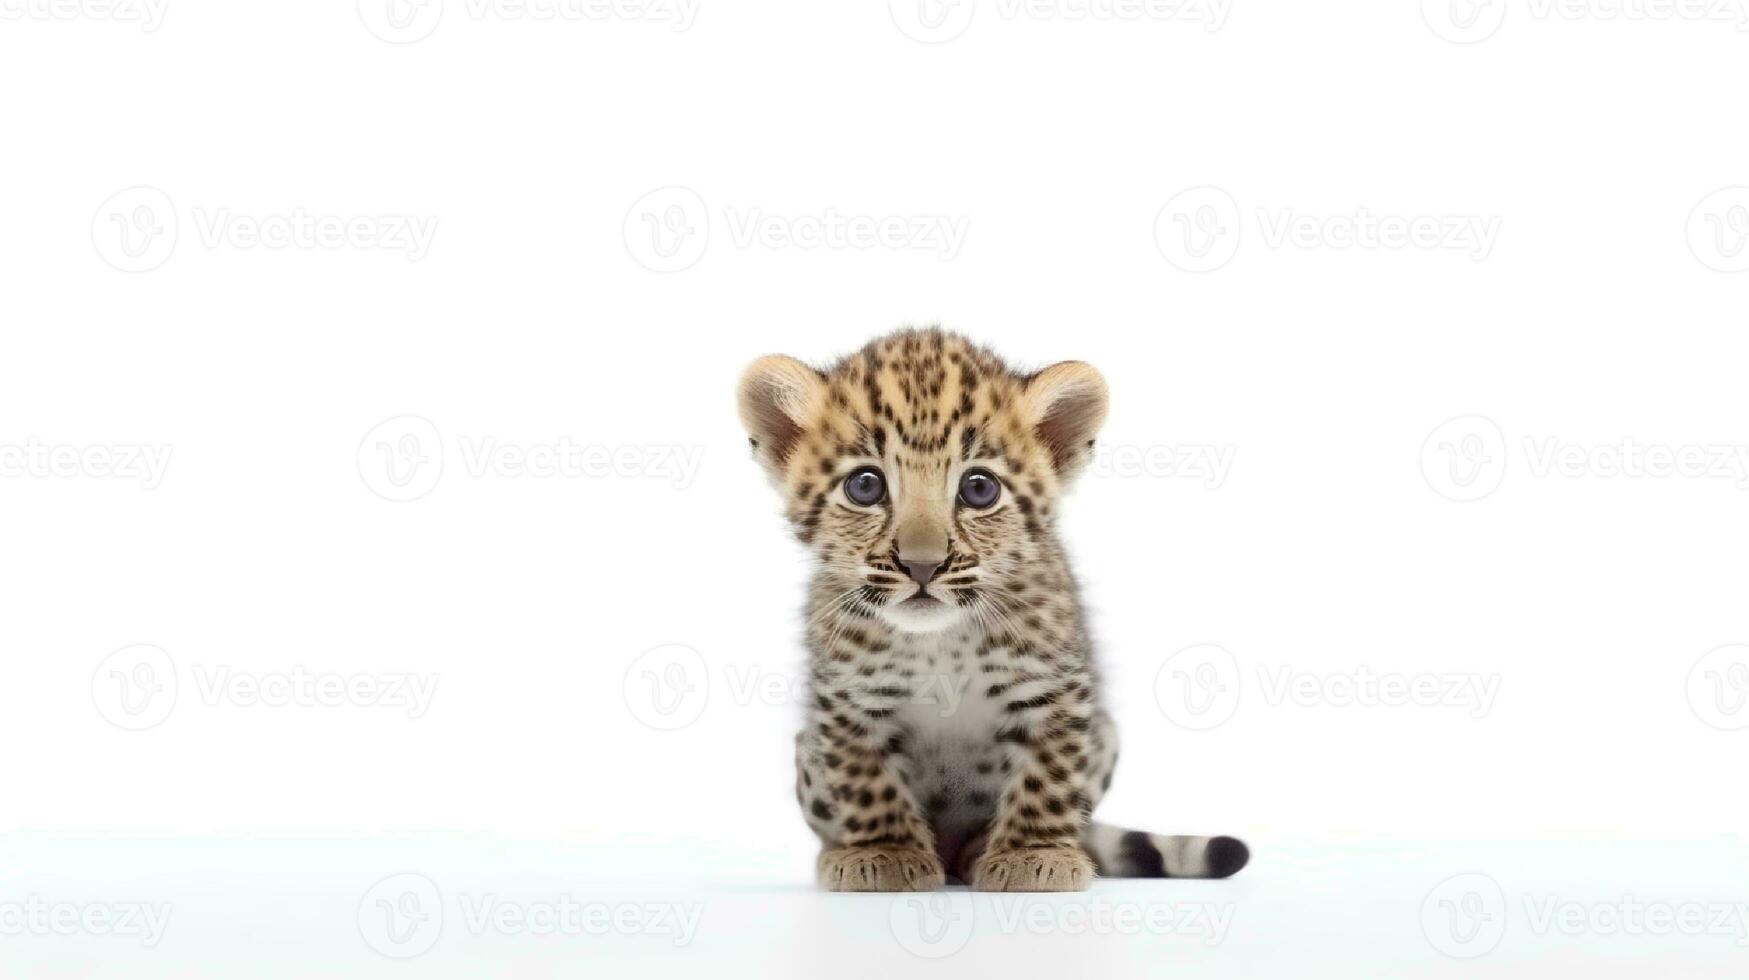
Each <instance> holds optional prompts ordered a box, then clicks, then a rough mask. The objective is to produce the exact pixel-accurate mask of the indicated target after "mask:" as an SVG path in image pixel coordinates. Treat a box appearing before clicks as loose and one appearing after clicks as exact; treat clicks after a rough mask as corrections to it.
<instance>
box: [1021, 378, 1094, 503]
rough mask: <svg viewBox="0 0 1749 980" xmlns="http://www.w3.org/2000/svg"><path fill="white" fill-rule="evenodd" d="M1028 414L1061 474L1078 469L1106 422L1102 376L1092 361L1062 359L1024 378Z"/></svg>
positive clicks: (1059, 474) (1070, 474) (1084, 461)
mask: <svg viewBox="0 0 1749 980" xmlns="http://www.w3.org/2000/svg"><path fill="white" fill-rule="evenodd" d="M1025 399H1026V401H1025V404H1026V413H1027V418H1028V420H1029V421H1031V423H1032V427H1033V431H1034V432H1036V433H1037V434H1038V437H1039V441H1041V442H1043V443H1044V444H1045V447H1046V448H1048V449H1049V450H1050V453H1051V464H1052V465H1053V466H1055V467H1056V470H1057V475H1058V476H1059V477H1060V478H1063V479H1068V478H1069V477H1072V476H1074V475H1075V474H1076V473H1078V472H1080V470H1081V468H1082V467H1083V466H1085V465H1086V464H1087V461H1088V460H1089V459H1091V458H1092V456H1093V437H1094V436H1096V435H1098V434H1099V428H1100V426H1102V425H1104V424H1105V411H1106V406H1107V404H1108V403H1109V401H1110V399H1109V396H1108V395H1107V394H1106V388H1105V378H1103V377H1101V376H1100V374H1099V372H1098V371H1097V370H1096V369H1095V368H1094V367H1093V365H1091V364H1086V363H1083V362H1081V361H1062V362H1059V363H1057V364H1053V365H1051V366H1050V367H1048V368H1045V369H1044V370H1043V371H1040V372H1039V373H1037V374H1035V375H1033V376H1032V377H1030V378H1028V379H1026V393H1025Z"/></svg>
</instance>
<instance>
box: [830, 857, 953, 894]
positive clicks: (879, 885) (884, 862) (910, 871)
mask: <svg viewBox="0 0 1749 980" xmlns="http://www.w3.org/2000/svg"><path fill="white" fill-rule="evenodd" d="M816 870H817V872H818V874H819V879H820V887H822V888H825V889H827V890H828V891H835V892H926V891H932V890H934V889H936V888H940V887H941V886H942V885H943V884H944V883H945V882H946V880H947V876H946V874H945V873H944V872H943V870H942V867H941V859H939V858H937V857H936V856H935V855H934V854H931V853H930V852H928V851H923V850H917V849H902V848H895V847H840V848H835V849H833V850H827V851H821V852H820V860H819V862H818V864H817V865H816Z"/></svg>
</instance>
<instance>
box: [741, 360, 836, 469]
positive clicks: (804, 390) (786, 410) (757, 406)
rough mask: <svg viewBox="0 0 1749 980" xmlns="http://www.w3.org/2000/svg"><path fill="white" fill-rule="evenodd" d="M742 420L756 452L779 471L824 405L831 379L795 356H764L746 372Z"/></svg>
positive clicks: (761, 459)
mask: <svg viewBox="0 0 1749 980" xmlns="http://www.w3.org/2000/svg"><path fill="white" fill-rule="evenodd" d="M736 399H737V401H738V402H739V405H740V410H741V424H742V425H743V426H745V427H746V429H747V437H748V439H750V440H751V441H752V443H753V454H754V455H755V456H757V457H759V460H760V462H762V463H764V464H765V465H766V466H768V467H770V468H771V469H772V471H773V472H774V473H775V472H777V471H778V470H780V469H781V468H782V467H783V463H784V460H786V459H788V458H789V454H790V452H791V451H793V450H794V449H795V447H796V442H797V441H798V440H800V439H801V436H802V433H803V432H804V431H806V430H807V428H808V426H809V425H810V424H812V423H813V421H814V420H815V418H817V417H818V415H819V413H820V411H821V410H822V409H823V408H824V406H825V401H826V382H825V380H824V379H822V378H821V377H820V373H819V372H818V371H815V370H814V369H813V368H811V367H808V366H807V365H806V364H803V363H802V362H801V361H798V360H796V359H795V358H793V357H784V356H783V355H781V354H772V355H770V356H767V357H761V358H760V359H759V360H757V361H754V362H753V363H752V364H749V365H748V366H747V370H745V371H743V372H742V373H741V384H740V386H739V387H738V388H737V390H736Z"/></svg>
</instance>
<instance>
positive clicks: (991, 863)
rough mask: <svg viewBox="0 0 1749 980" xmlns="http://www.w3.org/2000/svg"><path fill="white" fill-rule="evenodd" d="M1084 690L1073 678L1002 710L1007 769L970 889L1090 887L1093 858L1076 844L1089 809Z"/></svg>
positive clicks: (1088, 715) (1089, 717)
mask: <svg viewBox="0 0 1749 980" xmlns="http://www.w3.org/2000/svg"><path fill="white" fill-rule="evenodd" d="M1026 686H1027V687H1028V688H1031V687H1033V685H1026ZM1086 692H1087V688H1086V686H1085V684H1084V682H1082V681H1079V680H1070V681H1066V682H1064V683H1063V684H1062V685H1060V686H1055V685H1053V686H1050V687H1047V688H1046V689H1045V690H1043V691H1039V692H1037V693H1030V692H1029V693H1030V696H1028V697H1014V698H1013V699H1012V700H1010V701H1009V702H1008V704H1007V705H1006V711H1007V713H1008V715H1009V718H1010V720H1011V724H1012V725H1013V727H1011V728H1009V729H1007V730H1005V731H1004V732H1003V733H1002V735H1001V736H1000V737H1001V738H1002V739H1003V740H1004V741H1006V742H1008V743H1009V744H1010V745H1011V751H1010V753H1009V758H1010V761H1011V766H1012V769H1011V771H1010V773H1009V778H1008V781H1007V782H1006V784H1005V785H1004V787H1003V790H1002V795H1001V798H1000V800H999V801H998V803H997V808H996V816H995V819H993V820H992V821H991V823H990V828H989V830H988V832H987V835H986V837H985V840H984V845H983V853H982V854H979V855H978V856H977V857H976V858H975V859H974V860H973V861H972V862H971V869H972V870H971V875H972V878H971V883H972V887H973V888H976V889H979V890H981V891H997V892H1069V891H1085V890H1087V888H1088V887H1090V886H1091V885H1092V883H1093V859H1092V858H1091V857H1089V856H1088V855H1087V852H1086V851H1085V850H1083V849H1082V847H1081V837H1082V832H1083V831H1084V830H1085V829H1086V827H1087V819H1088V814H1089V813H1091V811H1092V809H1093V804H1092V797H1091V795H1090V794H1089V792H1088V786H1087V778H1088V775H1087V774H1088V771H1089V750H1088V745H1087V735H1088V729H1089V727H1090V726H1091V724H1092V721H1093V709H1092V708H1091V706H1090V705H1089V703H1088V698H1087V694H1086Z"/></svg>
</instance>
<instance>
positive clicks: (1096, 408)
mask: <svg viewBox="0 0 1749 980" xmlns="http://www.w3.org/2000/svg"><path fill="white" fill-rule="evenodd" d="M739 396H740V409H741V421H742V423H743V424H744V425H745V426H746V427H747V432H748V435H749V437H750V439H751V441H752V443H753V452H754V455H755V456H756V457H757V458H758V459H759V461H760V462H761V463H762V464H763V465H764V466H765V467H766V469H767V470H768V472H769V473H770V475H771V477H772V479H773V482H774V483H775V484H776V485H777V487H778V490H779V491H780V492H781V493H782V494H783V497H784V501H785V504H786V509H787V513H788V515H789V519H790V522H791V524H792V525H793V526H794V528H795V531H796V534H797V536H798V537H800V538H801V540H802V542H803V543H805V544H806V545H808V546H809V547H810V548H811V549H812V550H813V551H814V553H815V555H816V556H817V557H818V559H819V562H820V567H821V569H822V571H823V574H824V575H826V576H827V577H828V578H829V579H830V582H829V584H831V585H834V586H837V591H838V592H841V593H842V601H844V602H860V603H864V604H866V605H867V606H872V607H874V608H875V609H877V610H878V611H879V614H880V615H881V616H882V617H883V618H884V619H885V620H886V621H887V622H888V623H890V624H891V625H893V626H894V627H896V628H898V629H900V630H904V631H906V632H913V633H927V632H933V631H936V630H941V629H945V628H947V627H948V626H951V625H953V624H955V623H956V622H958V621H960V620H961V619H962V618H964V617H970V618H973V619H981V620H984V621H986V622H994V623H999V622H1001V621H1003V620H1004V619H1006V618H1009V617H1012V616H1013V614H1014V612H1015V611H1017V610H1020V609H1023V608H1024V607H1025V606H1026V605H1027V604H1028V596H1027V594H1028V592H1029V591H1036V590H1038V589H1040V588H1041V587H1042V588H1058V589H1060V588H1062V587H1063V586H1064V585H1066V583H1064V582H1050V581H1041V573H1043V572H1046V571H1049V570H1051V569H1053V568H1055V563H1054V562H1052V561H1050V559H1054V558H1055V557H1056V556H1057V555H1058V554H1059V553H1058V551H1057V549H1056V544H1055V540H1054V538H1053V536H1052V522H1053V517H1054V514H1055V513H1056V507H1057V501H1058V498H1059V497H1060V496H1061V494H1062V492H1063V490H1064V489H1065V487H1066V486H1067V484H1068V483H1069V481H1070V480H1071V479H1072V478H1073V477H1074V476H1075V474H1076V473H1077V471H1079V470H1080V469H1081V468H1082V467H1083V466H1084V465H1085V464H1086V462H1087V461H1088V459H1089V458H1090V457H1091V456H1092V449H1093V437H1094V435H1095V434H1096V433H1097V432H1098V431H1099V426H1100V424H1101V423H1102V422H1103V421H1104V420H1105V410H1106V400H1107V399H1106V390H1105V381H1104V379H1102V378H1101V377H1100V375H1099V372H1098V371H1095V370H1094V369H1093V368H1092V367H1090V366H1088V365H1086V364H1082V363H1080V362H1076V361H1066V362H1063V363H1060V364H1054V365H1052V366H1050V367H1048V368H1045V369H1044V370H1043V371H1039V372H1037V373H1036V374H1019V373H1016V372H1014V371H1012V370H1010V369H1009V368H1008V366H1007V365H1005V364H1003V363H1002V361H1001V360H999V359H998V358H997V357H996V356H995V355H994V354H992V353H990V352H989V351H987V350H985V349H983V348H980V347H977V346H974V345H973V344H971V343H969V342H967V341H966V340H964V339H963V338H961V337H957V336H955V335H953V334H948V333H943V332H942V331H940V330H904V331H900V332H899V333H896V334H893V335H891V336H888V337H884V338H882V339H880V340H876V341H874V342H873V343H871V344H869V345H868V346H867V347H865V348H863V349H862V350H861V351H860V352H858V353H856V354H853V355H851V356H849V357H846V358H844V359H843V360H841V361H839V362H838V363H837V364H835V365H833V366H832V367H830V368H828V369H826V370H818V369H815V368H812V367H809V366H808V365H806V364H803V363H802V362H800V361H797V360H795V359H793V358H789V357H782V356H771V357H763V358H760V359H759V360H757V361H755V362H753V364H752V365H751V366H749V367H748V368H747V371H746V373H745V374H743V375H742V376H741V385H740V392H739Z"/></svg>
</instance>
